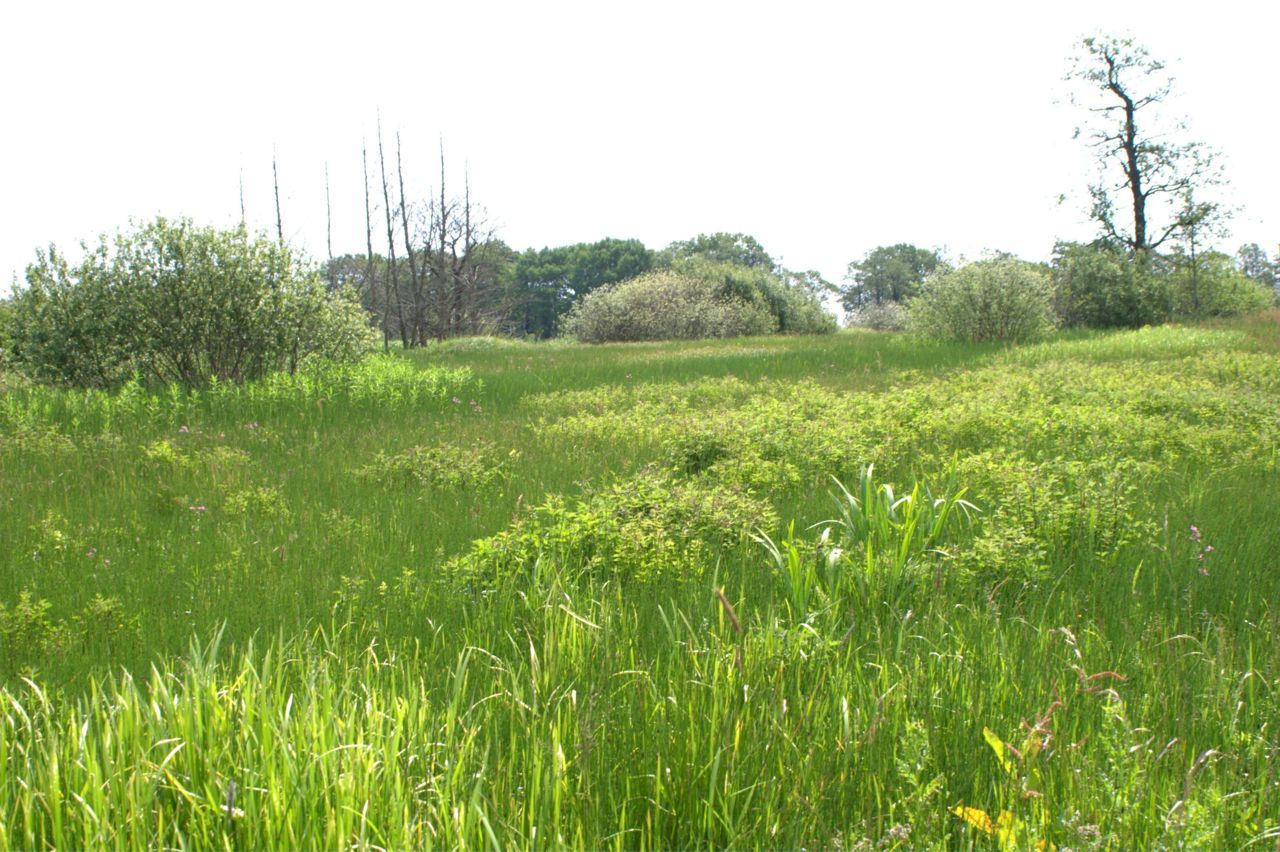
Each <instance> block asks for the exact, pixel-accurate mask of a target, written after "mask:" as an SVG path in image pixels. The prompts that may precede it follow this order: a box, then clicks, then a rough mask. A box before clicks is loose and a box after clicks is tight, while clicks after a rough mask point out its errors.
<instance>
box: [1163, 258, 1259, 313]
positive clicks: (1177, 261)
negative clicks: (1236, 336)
mask: <svg viewBox="0 0 1280 852" xmlns="http://www.w3.org/2000/svg"><path fill="white" fill-rule="evenodd" d="M1169 277H1170V284H1171V290H1172V294H1173V300H1174V309H1175V311H1176V312H1177V314H1178V315H1179V316H1184V317H1197V318H1198V317H1223V316H1234V315H1236V314H1251V313H1254V312H1256V311H1265V310H1267V309H1268V308H1271V307H1274V306H1275V292H1274V291H1272V290H1271V289H1269V288H1268V287H1267V286H1266V285H1265V284H1260V283H1258V282H1257V281H1254V280H1252V279H1250V278H1249V277H1248V276H1247V275H1245V274H1244V273H1243V272H1241V271H1240V270H1239V269H1237V268H1236V266H1235V263H1234V262H1233V261H1232V259H1231V258H1230V257H1229V256H1227V255H1225V254H1222V253H1221V252H1210V253H1208V254H1204V255H1201V256H1200V257H1197V258H1196V259H1195V261H1194V262H1193V261H1191V260H1190V259H1189V258H1187V257H1186V256H1184V255H1176V256H1175V257H1174V258H1173V263H1172V270H1171V272H1170V275H1169Z"/></svg>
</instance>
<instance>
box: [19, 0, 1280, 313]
mask: <svg viewBox="0 0 1280 852" xmlns="http://www.w3.org/2000/svg"><path fill="white" fill-rule="evenodd" d="M1094 32H1106V33H1114V34H1123V35H1131V36H1134V37H1135V38H1137V39H1138V40H1139V41H1140V42H1141V43H1143V44H1145V45H1146V46H1147V47H1148V48H1149V49H1150V51H1151V52H1152V53H1153V54H1154V55H1155V56H1157V57H1160V58H1162V59H1165V60H1167V61H1168V62H1169V64H1170V65H1171V66H1172V67H1173V69H1174V71H1175V74H1176V76H1177V78H1178V88H1177V91H1176V93H1175V96H1174V98H1173V99H1172V100H1171V102H1170V103H1169V105H1168V107H1167V109H1168V110H1169V111H1174V112H1178V113H1180V114H1183V115H1185V116H1186V117H1187V118H1188V119H1189V120H1190V136H1191V137H1193V138H1196V139H1198V140H1201V141H1204V142H1206V143H1209V144H1210V145H1212V146H1214V147H1216V148H1217V149H1219V150H1220V151H1221V152H1222V154H1223V162H1224V164H1225V166H1226V172H1227V176H1228V177H1229V178H1230V180H1231V185H1230V187H1229V188H1228V189H1227V190H1226V200H1227V201H1229V202H1230V203H1232V204H1233V205H1235V206H1237V207H1238V208H1239V213H1238V215H1237V216H1236V218H1235V220H1234V222H1233V226H1232V231H1233V233H1232V235H1231V237H1230V238H1229V239H1228V240H1227V241H1226V243H1227V246H1226V247H1227V248H1229V249H1231V250H1234V248H1235V247H1236V246H1238V245H1239V244H1240V243H1243V242H1258V243H1261V244H1262V245H1264V246H1265V247H1267V248H1268V249H1270V250H1272V251H1274V250H1275V248H1276V244H1277V242H1280V169H1277V158H1276V152H1277V150H1280V144H1278V138H1277V136H1278V134H1277V130H1278V122H1280V110H1277V104H1276V92H1277V90H1278V89H1280V86H1278V85H1277V84H1278V83H1280V73H1278V72H1277V67H1278V66H1277V59H1276V50H1277V45H1278V44H1280V37H1278V35H1277V34H1278V33H1280V4H1274V3H1250V4H1246V3H1243V2H1234V1H1233V0H1220V2H1217V3H1213V4H1203V3H1195V4H1192V3H1185V4H1184V3H1177V2H1134V3H1122V2H1118V0H1106V1H1105V2H1094V0H1085V1H1084V2H1072V3H1052V4H1048V3H1043V4H1042V3H1033V2H1026V0H1022V2H1010V3H996V2H982V0H975V2H969V3H955V2H939V3H913V2H898V3H892V4H891V3H884V2H878V3H848V2H846V3H834V2H830V0H828V2H806V0H789V2H786V3H783V2H770V3H762V4H755V3H750V2H741V0H739V2H731V3H721V2H715V3H712V2H696V0H684V2H679V3H676V2H665V0H658V2H654V1H653V0H649V2H644V3H609V2H600V0H596V2H584V3H566V2H542V3H530V2H525V3H515V2H511V3H506V2H454V3H449V4H444V3H438V2H414V3H408V2H406V3H376V2H362V3H359V4H357V3H351V2H347V3H340V4H332V5H329V4H324V3H315V2H311V3H305V4H285V3H268V2H258V3H246V2H238V0H237V2H219V3H200V4H194V3H181V2H174V1H173V0H167V2H162V3H139V2H95V3H85V4H79V3H61V2H13V3H7V4H4V7H3V10H0V115H3V117H4V118H3V121H4V123H3V129H2V130H0V288H3V286H4V284H5V283H7V282H8V281H9V280H10V278H11V276H12V275H13V274H14V273H15V272H17V271H20V270H21V268H22V267H24V266H25V264H26V263H27V262H28V261H30V260H31V259H32V258H33V256H34V250H35V248H36V247H37V246H39V245H44V244H47V243H49V242H56V243H58V244H59V245H67V246H70V245H74V244H75V243H77V242H78V241H79V240H81V239H84V238H91V237H94V236H95V235H97V234H98V233H101V232H104V231H114V230H115V229H116V228H118V227H120V226H122V225H124V224H126V223H127V222H128V220H129V219H130V217H137V218H150V217H152V216H154V215H156V214H157V213H163V214H165V215H170V216H175V215H188V216H191V217H194V218H195V219H197V220H200V221H202V222H210V223H214V224H219V225H231V224H234V223H235V222H236V221H238V219H239V188H238V187H239V180H240V174H241V170H242V169H243V174H244V182H245V197H246V204H247V208H248V217H249V220H250V224H251V225H253V226H255V227H259V228H264V229H265V228H271V229H272V230H274V225H275V213H274V209H273V203H272V199H271V156H272V148H273V146H274V147H275V148H276V149H277V151H278V157H279V165H280V182H281V189H282V193H283V196H284V199H283V208H284V210H283V217H284V224H285V231H286V236H287V237H289V238H290V239H292V240H294V241H295V242H298V243H301V244H302V245H304V246H305V247H306V248H307V249H308V250H309V251H310V253H311V254H312V255H314V256H317V257H323V255H324V253H325V243H324V240H325V218H324V215H325V211H324V165H325V162H326V161H327V162H328V163H329V170H330V180H331V184H332V197H333V205H334V217H335V225H334V241H335V251H337V252H342V251H348V250H350V251H360V250H362V248H363V244H364V209H363V203H364V202H363V189H362V184H361V167H360V147H361V140H362V139H365V138H368V139H370V141H371V142H372V135H373V133H374V130H375V117H376V114H377V111H378V110H379V109H380V110H381V113H382V122H383V127H384V130H385V131H386V132H387V133H388V136H389V134H390V133H391V132H393V131H395V130H397V129H398V130H399V131H400V133H401V136H402V140H403V143H404V156H405V170H406V177H407V180H408V182H409V187H408V192H409V195H410V196H413V197H422V196H425V195H426V194H427V193H428V192H430V191H431V189H432V187H433V186H435V185H436V184H437V181H438V161H437V157H438V152H437V151H438V149H437V146H438V144H439V140H440V138H441V137H442V136H443V138H444V143H445V147H446V154H447V156H448V160H449V167H450V172H451V178H450V179H451V180H454V179H460V176H461V174H462V171H463V168H464V165H465V166H466V168H467V169H468V170H469V173H470V178H471V187H472V194H473V197H474V198H475V199H476V200H478V201H480V202H481V203H483V204H484V205H485V206H486V207H487V209H488V210H489V212H490V215H491V217H492V219H493V221H494V222H495V223H496V225H497V226H498V235H499V236H500V237H502V238H503V239H505V240H506V241H507V242H508V243H509V244H511V245H512V246H514V247H515V248H518V249H522V248H525V247H529V246H534V247H541V246H544V245H561V244H565V243H572V242H579V241H589V240H596V239H600V238H602V237H606V236H613V237H636V238H639V239H641V240H643V241H644V242H645V243H646V244H648V245H649V246H651V247H654V248H658V247H661V246H663V245H665V244H667V243H669V242H671V241H672V240H676V239H685V238H688V237H690V236H692V235H694V234H697V233H700V232H712V231H742V232H746V233H749V234H752V235H754V236H755V237H756V238H758V239H759V240H760V241H761V242H762V243H763V244H764V246H765V247H766V248H767V249H768V250H769V251H770V252H771V253H772V254H773V255H774V256H775V257H780V258H781V259H782V260H783V261H784V262H785V263H786V265H787V266H789V267H791V268H795V269H809V268H816V269H818V270H820V271H821V272H822V273H823V274H825V275H826V276H827V277H828V278H829V279H832V280H835V281H838V280H839V279H840V278H841V276H842V275H843V274H844V271H845V266H846V264H847V263H848V262H849V261H850V260H853V259H856V258H859V257H861V256H862V255H863V254H864V253H865V252H866V251H867V250H868V249H870V248H873V247H875V246H877V245H881V244H889V243H896V242H912V243H915V244H917V245H921V246H931V247H945V248H946V249H947V250H948V251H949V253H950V254H951V256H952V257H956V256H958V255H967V256H970V257H974V256H977V255H979V254H981V253H982V252H983V251H984V250H987V249H1000V250H1006V251H1012V252H1015V253H1018V254H1021V255H1023V256H1025V257H1028V258H1032V259H1043V258H1047V257H1048V256H1049V254H1050V252H1051V249H1052V245H1053V241H1054V239H1055V238H1056V237H1063V238H1087V237H1088V236H1090V235H1091V234H1092V228H1091V226H1089V225H1088V223H1087V222H1085V221H1084V217H1083V213H1082V210H1083V207H1084V203H1085V197H1084V196H1085V193H1084V189H1085V187H1086V185H1087V183H1088V181H1089V179H1090V177H1091V175H1092V166H1091V161H1090V159H1089V155H1088V152H1087V151H1086V149H1085V147H1084V145H1083V143H1082V142H1080V141H1073V139H1072V131H1073V129H1074V127H1075V126H1077V124H1079V122H1080V120H1081V113H1080V112H1079V111H1078V110H1077V109H1075V108H1073V107H1072V106H1071V105H1070V104H1069V103H1068V102H1067V99H1066V98H1067V94H1068V91H1069V87H1068V86H1067V84H1065V83H1063V82H1062V77H1063V74H1064V73H1065V71H1066V69H1067V64H1068V63H1067V58H1068V57H1069V55H1070V54H1071V53H1072V48H1073V45H1074V44H1075V43H1076V41H1078V39H1079V37H1080V36H1082V35H1084V34H1089V33H1094ZM388 141H390V140H389V139H388ZM459 182H460V181H459ZM1062 193H1066V194H1067V196H1068V198H1067V202H1066V203H1065V204H1059V203H1058V196H1059V194H1062Z"/></svg>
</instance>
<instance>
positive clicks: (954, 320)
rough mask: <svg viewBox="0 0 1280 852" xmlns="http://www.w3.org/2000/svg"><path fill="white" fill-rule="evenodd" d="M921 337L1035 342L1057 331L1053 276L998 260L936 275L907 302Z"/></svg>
mask: <svg viewBox="0 0 1280 852" xmlns="http://www.w3.org/2000/svg"><path fill="white" fill-rule="evenodd" d="M907 316H908V325H909V327H910V328H911V329H912V330H913V331H914V332H916V333H917V334H921V335H924V336H926V337H935V338H940V339H947V340H962V341H971V342H978V341H986V340H993V341H1000V342H1004V343H1016V342H1022V341H1027V340H1035V339H1037V338H1040V337H1043V336H1044V335H1046V334H1048V333H1049V332H1050V331H1052V330H1053V326H1054V322H1053V291H1052V287H1051V285H1050V282H1049V275H1048V273H1046V272H1045V271H1044V270H1043V269H1042V268H1041V267H1039V266H1037V265H1036V264H1033V263H1028V262H1026V261H1022V260H1017V259H1016V258H1012V257H995V258H992V259H990V260H981V261H978V262H976V263H970V264H968V265H967V266H962V267H960V268H959V269H955V270H952V271H949V272H944V273H941V274H939V275H935V276H933V277H931V278H930V279H928V280H927V281H926V282H925V284H924V290H923V292H922V293H921V295H920V296H918V297H917V298H915V299H912V300H911V302H909V303H908V309H907Z"/></svg>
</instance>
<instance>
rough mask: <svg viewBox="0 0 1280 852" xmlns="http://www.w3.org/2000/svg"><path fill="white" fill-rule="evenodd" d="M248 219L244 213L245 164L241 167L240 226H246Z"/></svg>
mask: <svg viewBox="0 0 1280 852" xmlns="http://www.w3.org/2000/svg"><path fill="white" fill-rule="evenodd" d="M247 222H248V220H247V219H246V218H245V215H244V166H241V167H240V227H242V228H243V227H245V224H246V223H247Z"/></svg>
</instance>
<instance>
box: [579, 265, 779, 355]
mask: <svg viewBox="0 0 1280 852" xmlns="http://www.w3.org/2000/svg"><path fill="white" fill-rule="evenodd" d="M775 330H777V323H776V320H775V319H774V318H773V316H772V315H771V314H770V313H769V311H768V309H767V308H766V307H764V306H763V305H761V304H759V303H753V302H749V301H746V300H744V299H742V298H739V297H738V296H737V295H736V294H728V293H725V292H724V288H723V287H722V286H721V285H720V284H718V283H717V282H716V281H714V280H711V279H709V278H702V277H694V276H690V275H685V274H681V273H679V272H673V271H665V270H664V271H660V272H650V273H647V274H645V275H641V276H639V277H637V278H632V279H631V280H630V281H623V282H621V283H619V284H613V285H609V286H606V287H601V288H600V289H598V290H595V291H593V292H592V293H590V294H589V295H587V296H586V297H585V298H583V300H582V301H580V302H579V303H578V304H577V305H575V306H574V307H573V310H571V311H570V312H569V315H568V316H567V317H566V319H565V324H564V331H565V333H566V334H568V335H570V336H572V337H576V338H577V339H578V340H581V341H583V342H584V343H604V342H607V341H631V340H673V339H693V338H703V337H736V336H739V335H746V334H769V333H770V332H773V331H775Z"/></svg>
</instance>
